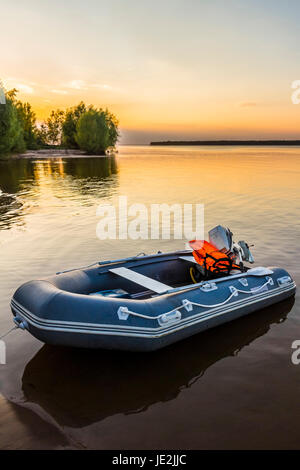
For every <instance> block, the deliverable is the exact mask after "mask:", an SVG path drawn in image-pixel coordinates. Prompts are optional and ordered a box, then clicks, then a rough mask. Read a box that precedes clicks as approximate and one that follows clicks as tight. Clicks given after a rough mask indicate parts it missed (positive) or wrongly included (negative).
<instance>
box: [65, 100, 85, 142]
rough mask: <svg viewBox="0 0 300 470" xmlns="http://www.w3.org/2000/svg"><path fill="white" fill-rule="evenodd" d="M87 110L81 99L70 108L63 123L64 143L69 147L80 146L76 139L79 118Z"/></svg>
mask: <svg viewBox="0 0 300 470" xmlns="http://www.w3.org/2000/svg"><path fill="white" fill-rule="evenodd" d="M85 112H86V106H85V104H84V103H83V101H81V102H80V103H79V104H78V105H77V106H74V107H73V108H69V109H67V111H66V114H65V120H64V122H63V124H62V145H63V146H64V147H66V148H69V149H77V148H79V146H78V143H77V140H76V126H77V123H78V121H79V118H80V117H81V116H82V114H84V113H85Z"/></svg>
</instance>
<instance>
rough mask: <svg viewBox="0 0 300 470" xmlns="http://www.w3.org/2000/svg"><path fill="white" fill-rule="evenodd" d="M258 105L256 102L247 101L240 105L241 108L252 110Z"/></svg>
mask: <svg viewBox="0 0 300 470" xmlns="http://www.w3.org/2000/svg"><path fill="white" fill-rule="evenodd" d="M256 105H257V103H255V101H245V102H243V103H240V107H241V108H252V107H253V106H256Z"/></svg>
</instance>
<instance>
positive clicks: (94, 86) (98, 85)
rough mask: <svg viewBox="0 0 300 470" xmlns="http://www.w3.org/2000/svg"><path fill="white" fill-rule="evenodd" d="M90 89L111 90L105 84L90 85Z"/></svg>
mask: <svg viewBox="0 0 300 470" xmlns="http://www.w3.org/2000/svg"><path fill="white" fill-rule="evenodd" d="M90 87H91V88H100V89H101V90H112V87H111V86H110V85H107V84H106V83H92V84H91V85H90Z"/></svg>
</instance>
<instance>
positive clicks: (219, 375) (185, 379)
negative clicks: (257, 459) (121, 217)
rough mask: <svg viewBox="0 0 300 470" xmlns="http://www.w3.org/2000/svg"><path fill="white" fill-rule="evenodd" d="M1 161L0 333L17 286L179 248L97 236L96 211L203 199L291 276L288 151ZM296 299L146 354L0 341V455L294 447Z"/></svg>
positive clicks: (299, 321) (298, 270) (295, 188)
mask: <svg viewBox="0 0 300 470" xmlns="http://www.w3.org/2000/svg"><path fill="white" fill-rule="evenodd" d="M76 157H77V158H74V159H72V158H69V157H67V156H66V157H51V158H50V157H49V158H48V159H47V158H45V157H43V158H42V159H39V158H33V159H28V158H26V159H15V160H11V161H5V162H0V190H1V191H0V253H1V267H2V270H1V276H0V278H1V283H0V336H1V334H2V333H3V332H5V331H7V330H8V329H9V328H11V327H12V319H11V313H10V308H9V302H10V298H11V296H12V294H13V292H14V290H15V289H16V288H17V287H18V286H19V285H20V284H22V283H23V282H26V281H27V280H31V279H35V278H42V277H46V276H48V275H51V274H53V273H55V272H57V271H61V270H64V269H69V268H73V267H77V266H84V265H87V264H91V263H93V262H95V261H100V260H105V259H113V258H122V257H127V256H131V255H135V254H137V253H139V252H146V253H153V252H156V251H158V250H161V251H172V250H176V249H182V248H184V243H185V241H184V240H182V241H181V240H130V239H128V240H108V241H101V240H99V239H98V238H97V236H96V226H97V223H98V221H99V217H97V215H96V209H97V207H98V205H99V204H101V203H109V204H117V201H118V196H120V195H122V196H124V195H127V196H128V204H132V203H143V204H146V206H149V205H150V204H151V203H167V204H173V203H179V204H184V203H194V204H196V203H203V204H204V205H205V229H206V232H207V230H209V229H210V228H212V227H213V226H215V225H217V224H222V225H225V226H228V227H230V228H231V230H232V231H233V233H234V235H235V240H242V239H245V240H247V241H248V242H250V243H253V244H254V245H255V246H254V247H253V253H254V256H255V259H256V264H255V265H256V266H260V265H262V266H272V265H273V266H274V265H278V266H282V267H285V268H286V269H287V270H288V271H289V272H290V273H291V275H292V276H293V277H294V280H295V281H296V283H297V284H299V281H300V267H299V247H298V241H299V235H300V224H299V215H300V198H299V181H300V148H296V147H295V148H284V147H276V148H274V147H270V148H264V147H251V148H250V147H249V148H247V147H230V148H225V149H224V148H220V147H209V148H206V147H146V146H145V147H143V146H120V147H119V153H118V154H117V155H116V156H109V157H102V158H99V159H98V158H88V157H80V156H76ZM299 310H300V308H299V302H298V298H297V296H296V298H295V299H289V300H287V301H284V302H281V303H279V304H277V305H275V306H272V307H270V308H267V309H264V310H261V311H259V312H257V313H255V314H252V315H249V316H248V317H245V318H242V319H240V320H237V321H235V322H232V323H229V324H226V325H224V326H221V327H219V328H215V329H213V330H210V331H207V332H206V333H203V334H200V335H196V336H194V337H192V338H189V339H187V340H185V341H182V342H180V343H177V344H175V345H173V346H170V347H168V348H166V349H164V350H161V351H157V352H155V353H148V354H134V353H124V352H116V351H115V352H111V351H102V350H99V351H89V350H81V349H70V348H62V347H59V348H56V347H52V346H45V345H43V344H42V343H40V342H39V341H38V340H36V339H35V338H33V337H31V336H30V335H29V334H28V333H27V332H22V331H20V330H15V331H13V332H12V333H10V334H9V335H8V336H7V337H6V338H5V342H6V347H7V364H6V365H0V448H1V449H4V448H5V449H41V448H43V449H66V448H76V449H168V448H169V449H214V448H216V449H231V448H247V449H251V448H254V449H262V448H271V449H276V448H280V449H287V448H289V449H291V448H294V449H296V448H299V442H300V419H299V418H300V409H299V395H300V365H299V366H295V365H293V364H292V362H291V354H292V349H291V345H292V342H293V341H294V340H296V339H299V340H300V311H299Z"/></svg>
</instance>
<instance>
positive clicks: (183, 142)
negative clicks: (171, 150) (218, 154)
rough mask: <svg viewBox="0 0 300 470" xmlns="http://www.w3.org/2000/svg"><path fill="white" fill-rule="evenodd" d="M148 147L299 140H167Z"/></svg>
mask: <svg viewBox="0 0 300 470" xmlns="http://www.w3.org/2000/svg"><path fill="white" fill-rule="evenodd" d="M150 145H220V146H226V145H228V146H229V145H245V146H250V145H257V146H262V145H266V146H270V145H282V146H290V145H300V140H167V141H162V142H150Z"/></svg>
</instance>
